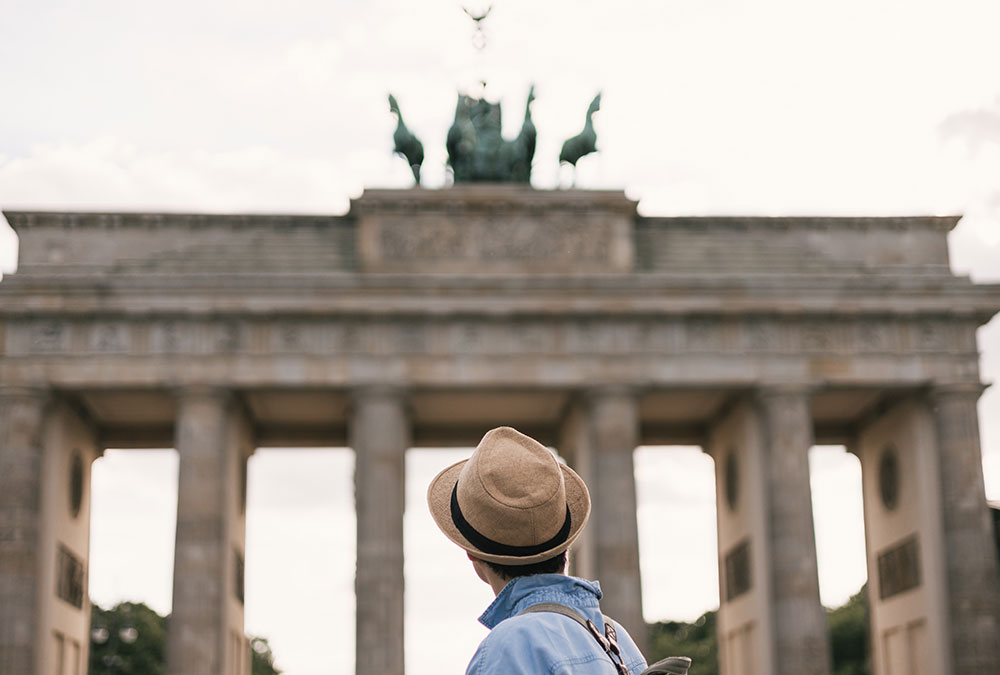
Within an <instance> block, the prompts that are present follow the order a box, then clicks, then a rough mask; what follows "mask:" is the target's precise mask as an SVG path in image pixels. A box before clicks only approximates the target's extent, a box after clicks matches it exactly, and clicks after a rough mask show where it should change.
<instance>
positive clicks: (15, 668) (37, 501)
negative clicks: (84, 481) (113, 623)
mask: <svg viewBox="0 0 1000 675" xmlns="http://www.w3.org/2000/svg"><path fill="white" fill-rule="evenodd" d="M47 403H48V397H47V396H46V394H45V392H44V391H40V390H29V389H15V388H0V673H34V672H35V669H36V664H35V657H36V645H37V644H39V642H40V641H41V640H43V639H46V638H48V636H42V635H38V634H37V629H38V624H39V621H38V618H39V602H40V599H39V597H38V595H39V593H38V589H39V586H40V579H39V578H38V575H39V573H40V567H41V565H40V558H39V556H40V548H41V542H40V530H41V525H42V523H41V519H42V504H41V492H42V485H41V480H42V425H43V422H44V418H45V409H46V405H47Z"/></svg>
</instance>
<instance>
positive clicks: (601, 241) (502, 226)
mask: <svg viewBox="0 0 1000 675" xmlns="http://www.w3.org/2000/svg"><path fill="white" fill-rule="evenodd" d="M401 207H402V208H401ZM352 211H353V212H354V213H355V214H356V217H357V223H358V224H357V227H358V253H359V258H360V262H361V269H362V270H363V271H366V272H421V273H427V272H432V273H466V274H482V273H497V272H504V273H524V272H534V273H567V272H577V273H587V274H605V273H614V272H628V271H630V270H631V269H632V266H633V258H634V242H633V235H632V226H633V220H634V214H635V204H634V202H631V201H628V200H627V199H625V196H624V195H623V194H621V193H611V192H606V193H598V194H593V193H591V194H590V195H588V198H585V199H581V198H580V197H579V196H578V193H574V192H559V191H554V192H541V191H533V190H525V189H523V188H513V189H512V188H509V187H506V186H497V185H465V186H456V187H453V188H452V189H450V190H448V191H446V192H437V191H419V192H415V193H413V194H412V195H410V196H408V198H407V199H405V200H404V202H403V203H402V204H401V203H400V201H399V196H398V193H397V192H395V191H377V190H375V191H373V190H369V191H367V192H365V194H364V195H362V197H361V198H360V199H358V200H356V201H355V202H354V203H353V204H352Z"/></svg>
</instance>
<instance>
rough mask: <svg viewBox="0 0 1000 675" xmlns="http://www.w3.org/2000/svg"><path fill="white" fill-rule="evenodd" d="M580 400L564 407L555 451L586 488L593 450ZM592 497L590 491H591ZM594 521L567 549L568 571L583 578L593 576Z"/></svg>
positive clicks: (591, 471) (590, 483)
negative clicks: (556, 450)
mask: <svg viewBox="0 0 1000 675" xmlns="http://www.w3.org/2000/svg"><path fill="white" fill-rule="evenodd" d="M584 403H585V402H584V401H583V400H580V399H577V400H575V401H574V402H573V403H572V404H571V405H570V406H569V409H568V410H567V413H566V417H565V418H564V419H563V421H562V424H561V427H560V430H559V448H558V450H559V454H560V455H561V456H562V458H563V459H565V460H566V463H567V464H569V466H570V467H572V469H573V470H574V471H576V473H577V474H578V475H579V476H580V478H582V479H583V482H584V483H586V484H587V486H588V488H590V487H591V486H593V485H594V468H593V465H594V450H593V443H592V442H591V433H590V431H591V430H590V424H589V418H590V413H589V411H588V409H587V407H586V405H584ZM591 497H593V495H591ZM596 529H597V525H596V524H595V521H594V520H593V519H591V521H590V524H589V525H588V526H587V527H585V528H584V530H583V532H581V533H580V536H579V537H577V539H576V541H575V542H573V546H572V548H570V551H569V571H570V574H572V575H574V576H578V577H583V578H584V579H597V578H598V574H597V560H596V553H595V551H594V532H595V531H596Z"/></svg>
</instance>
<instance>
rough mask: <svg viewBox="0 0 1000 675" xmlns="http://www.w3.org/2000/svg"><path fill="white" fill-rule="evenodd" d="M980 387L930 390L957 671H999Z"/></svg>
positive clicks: (999, 590)
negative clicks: (977, 404) (980, 436)
mask: <svg viewBox="0 0 1000 675" xmlns="http://www.w3.org/2000/svg"><path fill="white" fill-rule="evenodd" d="M981 391H982V388H981V387H980V386H979V385H978V384H974V385H972V386H961V385H959V386H953V387H941V386H939V387H936V388H935V389H934V390H933V391H932V392H931V405H932V409H933V416H934V425H935V428H936V432H937V442H938V461H939V467H940V480H941V502H942V511H943V513H942V520H943V523H944V539H945V547H944V549H945V567H946V576H947V580H948V602H949V609H950V614H951V643H952V659H953V664H954V665H953V669H954V673H955V675H987V674H988V673H1000V571H998V563H997V553H996V549H995V548H994V542H993V539H992V534H991V531H992V528H991V525H990V520H989V512H988V510H987V507H986V494H985V489H984V486H983V463H982V462H983V458H982V454H981V452H980V448H979V418H978V415H977V412H976V402H977V401H978V399H979V395H980V393H981Z"/></svg>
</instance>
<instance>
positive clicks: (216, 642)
mask: <svg viewBox="0 0 1000 675" xmlns="http://www.w3.org/2000/svg"><path fill="white" fill-rule="evenodd" d="M240 424H241V421H240V416H239V414H238V410H237V408H236V406H235V402H234V401H233V399H232V396H231V394H230V393H229V392H227V391H225V390H221V389H209V388H191V389H186V390H182V391H181V392H180V393H179V394H178V413H177V425H176V441H175V447H176V448H177V452H178V455H179V459H180V463H179V470H178V479H177V536H176V546H175V549H174V587H173V588H174V596H173V610H172V613H171V618H170V631H169V640H168V643H167V672H168V673H170V674H171V675H216V674H217V673H225V672H235V671H234V670H233V669H234V668H235V667H236V666H234V664H233V660H234V659H238V658H240V652H243V651H245V650H246V649H247V647H246V646H245V637H244V634H243V612H242V598H236V597H235V596H236V584H235V580H234V578H233V575H234V574H235V573H236V569H235V567H236V563H235V561H234V558H233V556H234V551H235V554H237V555H239V556H240V557H242V543H243V531H244V523H243V521H242V518H241V517H240V512H241V510H242V509H241V504H239V503H238V499H237V494H238V492H239V487H238V486H239V481H240V480H241V475H242V473H241V462H244V461H245V454H244V452H245V451H242V450H241V448H242V447H245V443H246V441H245V440H244V437H245V432H241V431H240V429H239V426H240ZM234 605H236V607H234ZM234 636H235V639H237V640H238V641H239V642H240V643H244V646H243V647H242V648H241V649H240V650H239V651H234V650H233V649H231V647H230V644H231V643H232V641H233V639H234Z"/></svg>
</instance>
